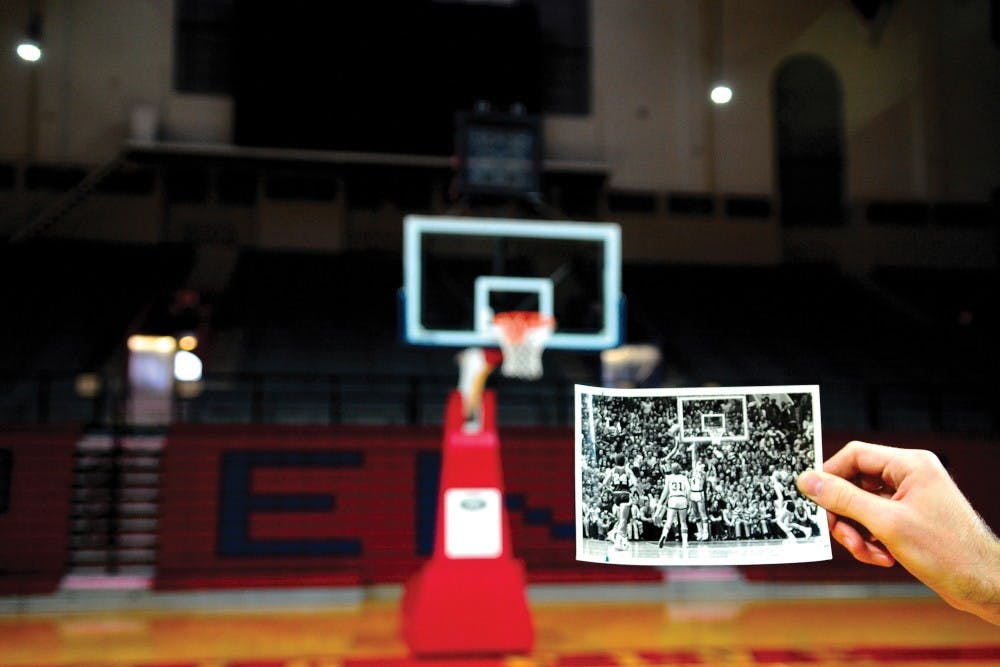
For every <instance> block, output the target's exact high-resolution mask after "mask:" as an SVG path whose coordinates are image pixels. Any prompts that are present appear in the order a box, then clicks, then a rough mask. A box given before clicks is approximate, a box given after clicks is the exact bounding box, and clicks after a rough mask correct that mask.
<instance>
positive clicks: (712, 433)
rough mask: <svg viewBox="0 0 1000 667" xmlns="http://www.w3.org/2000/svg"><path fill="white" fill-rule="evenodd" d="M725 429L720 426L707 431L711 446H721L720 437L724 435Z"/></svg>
mask: <svg viewBox="0 0 1000 667" xmlns="http://www.w3.org/2000/svg"><path fill="white" fill-rule="evenodd" d="M725 432H726V429H725V428H724V427H722V426H713V427H711V428H709V429H708V437H709V438H711V439H712V440H711V441H712V445H713V446H714V447H718V446H719V445H721V444H722V436H723V434H725Z"/></svg>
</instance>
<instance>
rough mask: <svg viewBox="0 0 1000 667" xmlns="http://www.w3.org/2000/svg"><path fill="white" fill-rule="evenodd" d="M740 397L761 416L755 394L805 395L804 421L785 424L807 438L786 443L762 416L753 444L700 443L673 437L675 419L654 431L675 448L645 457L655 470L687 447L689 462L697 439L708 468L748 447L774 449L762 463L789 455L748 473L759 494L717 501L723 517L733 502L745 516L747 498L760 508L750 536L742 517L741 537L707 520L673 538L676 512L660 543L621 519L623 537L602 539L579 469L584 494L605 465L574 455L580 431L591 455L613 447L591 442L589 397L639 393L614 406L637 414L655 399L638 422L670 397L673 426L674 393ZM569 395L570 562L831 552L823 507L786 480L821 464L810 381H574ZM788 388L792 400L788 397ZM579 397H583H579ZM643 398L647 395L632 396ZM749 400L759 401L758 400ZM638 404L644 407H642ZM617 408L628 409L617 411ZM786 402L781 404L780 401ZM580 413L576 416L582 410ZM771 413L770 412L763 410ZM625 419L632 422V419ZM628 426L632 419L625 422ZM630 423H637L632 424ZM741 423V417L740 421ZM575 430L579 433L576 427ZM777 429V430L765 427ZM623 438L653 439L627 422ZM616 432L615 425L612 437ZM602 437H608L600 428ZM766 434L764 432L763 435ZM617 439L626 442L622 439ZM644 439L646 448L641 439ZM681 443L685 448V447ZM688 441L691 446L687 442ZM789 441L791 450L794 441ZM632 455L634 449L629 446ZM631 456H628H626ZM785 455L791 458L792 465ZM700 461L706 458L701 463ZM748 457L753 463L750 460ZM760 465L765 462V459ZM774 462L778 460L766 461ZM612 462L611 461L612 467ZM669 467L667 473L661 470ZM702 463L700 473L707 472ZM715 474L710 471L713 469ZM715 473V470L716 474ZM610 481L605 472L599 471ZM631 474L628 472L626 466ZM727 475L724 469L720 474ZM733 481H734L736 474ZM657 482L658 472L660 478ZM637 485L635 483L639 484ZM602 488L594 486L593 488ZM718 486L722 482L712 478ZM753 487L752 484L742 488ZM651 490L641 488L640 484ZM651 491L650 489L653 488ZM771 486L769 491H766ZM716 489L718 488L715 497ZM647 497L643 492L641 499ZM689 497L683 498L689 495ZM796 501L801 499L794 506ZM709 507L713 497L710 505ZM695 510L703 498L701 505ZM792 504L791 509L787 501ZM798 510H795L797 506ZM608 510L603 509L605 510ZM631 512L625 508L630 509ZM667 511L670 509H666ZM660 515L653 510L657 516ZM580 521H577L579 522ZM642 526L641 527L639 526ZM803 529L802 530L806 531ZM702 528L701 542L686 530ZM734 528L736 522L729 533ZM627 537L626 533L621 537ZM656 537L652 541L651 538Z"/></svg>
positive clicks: (755, 559) (669, 561)
mask: <svg viewBox="0 0 1000 667" xmlns="http://www.w3.org/2000/svg"><path fill="white" fill-rule="evenodd" d="M739 395H743V396H745V397H746V400H747V402H748V403H751V402H752V403H753V404H754V405H755V410H758V411H759V413H760V414H765V415H766V414H767V411H768V409H767V408H765V407H763V406H766V405H769V404H768V403H765V402H764V401H763V397H765V396H767V397H771V399H770V401H771V403H773V402H774V401H776V400H777V401H778V402H779V405H778V407H777V408H773V409H774V410H781V411H784V410H786V408H785V407H784V405H785V403H784V400H783V399H782V398H781V397H782V396H785V397H787V398H789V400H791V401H792V405H793V406H794V405H795V401H802V406H805V405H806V399H805V397H804V396H802V395H807V396H808V405H809V407H810V410H809V413H810V414H809V415H808V418H807V419H803V420H802V423H801V424H800V426H799V427H797V428H793V429H788V430H794V431H795V432H796V433H798V434H800V436H801V435H802V434H808V435H809V436H811V440H812V443H811V446H810V444H809V443H808V442H807V441H806V439H805V438H804V437H799V438H796V440H795V443H794V444H793V445H792V446H791V447H789V446H788V442H787V441H788V439H789V433H788V432H783V431H781V430H778V429H775V428H773V426H774V425H773V424H770V423H766V424H765V426H771V427H772V428H771V430H768V431H767V432H766V433H767V435H766V436H765V437H763V438H761V439H760V442H759V443H754V444H753V445H752V446H750V447H745V446H744V448H739V445H740V444H741V443H747V442H750V440H749V439H748V440H745V441H739V440H737V441H736V442H733V441H731V440H728V441H725V442H722V443H720V444H719V445H716V444H714V443H708V442H705V440H704V439H703V438H697V439H694V440H687V439H685V440H684V441H683V442H682V441H680V439H679V438H678V437H677V436H678V435H679V433H678V431H679V430H680V429H679V424H678V425H677V426H675V427H674V429H676V431H675V432H674V433H672V434H670V435H667V434H666V432H665V431H664V432H659V431H658V433H659V435H658V439H659V440H660V441H663V442H667V443H675V444H676V447H674V448H672V449H671V450H670V451H669V452H667V453H668V454H669V455H670V456H669V457H666V458H663V459H662V460H661V455H663V454H664V452H663V451H662V450H661V451H656V452H653V457H654V458H655V460H656V463H655V464H653V465H654V467H655V468H657V469H659V468H660V466H661V464H665V465H667V466H668V467H669V463H670V459H671V458H673V459H678V458H679V459H680V460H682V461H683V460H684V458H685V456H686V452H688V451H690V452H691V454H690V462H689V463H688V466H689V467H691V466H693V465H694V464H696V463H698V459H697V457H698V451H699V447H712V448H713V449H712V450H711V451H709V452H708V454H710V455H711V457H712V460H711V461H710V463H711V464H712V465H714V466H715V467H716V468H718V467H719V466H718V465H717V464H720V463H725V462H726V461H730V462H731V461H732V460H733V459H732V457H733V456H742V455H743V454H744V453H749V454H750V455H754V454H756V455H757V459H758V463H760V461H759V459H760V458H761V455H765V456H766V455H767V454H771V455H772V456H777V457H781V458H774V459H773V460H772V459H765V461H764V462H765V463H770V462H777V461H788V460H789V459H791V460H792V461H793V463H792V464H791V465H786V466H785V467H782V468H781V470H780V471H777V472H772V473H771V476H770V478H769V479H770V482H765V481H764V480H763V479H762V476H761V475H758V476H756V478H755V479H756V480H757V481H756V482H754V484H756V485H757V486H756V489H754V490H756V491H757V492H758V493H759V496H749V497H748V496H746V495H743V494H742V488H741V489H740V490H739V491H737V493H736V496H735V498H736V499H735V500H734V498H732V497H730V498H727V499H726V504H727V505H729V504H732V505H733V507H732V508H730V507H726V509H727V510H730V515H731V516H732V515H734V514H736V513H739V512H737V509H738V506H739V504H740V503H742V502H744V501H745V504H746V507H744V508H743V512H742V513H743V514H744V515H746V516H751V515H753V512H752V510H749V509H748V507H750V506H752V505H753V503H754V501H756V502H757V504H758V508H757V509H758V510H759V512H760V516H759V517H758V519H756V520H757V521H758V522H759V527H755V528H754V530H755V532H758V533H759V535H758V537H757V538H756V539H754V538H752V537H751V536H750V534H749V533H748V532H746V531H748V530H749V528H748V527H747V526H746V525H743V526H741V527H742V529H743V531H744V535H743V539H741V538H740V537H739V535H738V534H737V537H736V538H735V539H734V538H732V537H729V536H727V537H725V538H720V539H716V536H717V535H718V533H717V532H716V527H715V524H714V523H713V524H712V525H711V526H709V527H707V528H704V529H702V527H701V526H700V525H699V524H697V523H696V524H695V529H694V530H691V529H690V527H688V528H687V529H688V531H689V533H690V535H689V536H685V537H689V539H688V540H687V546H683V545H682V544H681V535H680V534H679V533H680V524H681V520H680V518H679V517H678V518H677V520H676V524H675V525H676V526H677V528H678V530H670V531H669V533H670V537H672V539H670V537H668V538H667V540H666V541H663V542H661V541H660V540H655V541H653V542H652V543H650V542H649V540H645V539H642V538H643V537H648V536H649V531H648V530H646V531H645V533H644V534H638V535H637V534H635V533H633V532H632V529H631V527H630V528H629V533H628V536H627V538H626V539H624V540H619V539H616V538H615V537H614V536H612V537H611V539H610V541H609V539H608V538H606V537H605V536H603V535H601V534H600V530H599V529H598V530H596V531H595V528H599V526H600V525H603V523H602V521H601V519H595V521H594V522H591V521H588V520H587V519H586V518H585V516H584V515H585V512H587V513H590V515H591V516H593V513H594V512H606V510H605V508H606V507H607V503H604V504H603V507H601V508H597V507H596V505H597V504H598V503H593V504H589V503H588V504H585V502H584V485H585V481H584V476H585V473H586V475H587V478H588V482H587V484H588V485H589V486H588V491H590V492H591V493H588V495H589V496H591V495H592V493H593V490H594V486H593V485H594V484H595V479H597V478H598V476H600V477H603V476H604V475H605V474H606V471H607V468H601V469H594V468H593V467H592V466H589V465H588V464H587V462H586V461H585V456H584V446H585V438H586V440H587V442H586V445H587V446H588V447H592V448H593V451H594V457H595V458H596V457H597V455H598V451H600V450H605V451H601V459H602V460H609V459H608V455H609V454H612V453H614V451H612V448H614V447H615V444H614V443H610V444H609V443H605V444H604V445H603V447H602V446H601V444H600V443H598V442H597V440H598V439H599V437H598V435H597V429H598V426H599V424H598V422H597V420H595V419H594V418H593V415H592V414H590V411H592V410H593V405H594V400H593V399H594V398H596V397H608V398H614V397H620V398H623V399H640V400H638V401H631V402H630V401H620V402H618V404H619V405H623V406H624V405H635V406H641V411H642V412H643V413H644V414H645V417H643V418H644V419H646V418H648V416H649V414H652V412H653V410H654V409H656V408H655V406H656V405H658V403H657V401H656V399H661V398H662V399H665V400H664V401H662V405H663V406H664V407H663V411H664V415H663V416H662V417H663V418H662V419H661V416H659V415H657V416H656V417H655V418H654V419H652V420H651V421H649V422H648V423H657V422H660V423H662V422H663V421H664V420H665V421H667V422H669V410H670V409H669V407H666V406H669V405H670V404H671V403H673V406H674V407H673V410H674V416H673V418H674V424H677V414H676V413H677V411H678V404H679V403H680V399H682V398H714V397H718V398H720V399H722V398H731V397H733V396H739ZM574 396H575V401H574V412H575V427H574V439H573V442H574V461H575V464H574V472H575V479H574V488H575V524H576V559H577V560H579V561H586V562H594V563H607V564H614V565H647V566H657V567H662V566H684V567H687V566H701V565H709V566H733V565H762V564H779V563H802V562H813V561H822V560H830V559H831V558H832V554H831V550H830V534H829V527H828V525H827V518H826V511H825V510H824V509H823V508H821V507H818V506H816V505H815V504H814V503H812V502H811V501H808V500H807V499H805V498H804V497H803V496H801V494H799V493H798V491H797V490H796V489H794V479H795V477H796V476H797V475H798V474H799V473H800V472H802V470H805V469H807V468H817V469H819V468H820V467H821V466H822V464H823V442H822V420H821V416H820V399H819V386H818V385H774V386H746V387H693V388H662V389H618V388H606V387H590V386H585V385H576V387H575V391H574ZM792 396H795V398H794V399H793V398H791V397H792ZM587 397H589V401H587V400H585V399H586V398H587ZM641 399H647V400H645V401H644V400H641ZM758 399H759V400H758ZM646 405H649V406H652V407H649V408H647V407H645V406H646ZM622 409H623V410H625V413H626V414H630V413H629V412H628V410H627V409H625V408H622ZM789 409H790V408H789ZM585 412H587V414H586V415H585V414H584V413H585ZM772 414H774V413H773V412H772ZM785 420H786V421H785V423H786V424H787V423H792V422H791V421H790V420H791V418H790V417H786V418H785ZM633 421H635V420H633ZM620 424H621V422H615V423H614V424H605V425H603V426H602V428H604V429H605V430H606V431H608V432H609V433H612V434H613V433H614V432H613V430H612V429H613V428H619V427H620ZM632 426H633V427H635V426H636V425H635V424H633V425H632ZM639 426H640V427H641V426H642V424H640V425H639ZM665 426H666V427H667V429H668V430H670V431H674V429H671V428H670V426H673V424H665ZM748 428H749V425H748ZM585 429H586V430H587V433H585V432H584V431H585ZM775 431H777V434H775ZM631 434H632V441H631V442H635V441H636V439H638V441H639V442H641V443H642V445H641V446H642V447H643V448H644V449H647V450H648V449H649V448H650V447H654V446H655V445H652V444H648V440H647V436H648V435H649V433H648V430H646V429H644V430H642V432H641V433H637V432H636V431H635V430H633V431H632V432H631ZM618 436H621V433H620V432H619V433H618V434H617V436H616V437H618ZM607 437H608V439H611V437H612V436H611V435H608V436H607ZM627 437H628V436H627V435H626V436H621V437H620V438H619V440H620V442H619V443H618V446H619V447H622V444H621V439H622V438H627ZM767 438H770V440H768V439H767ZM625 442H629V441H628V440H627V439H626V440H625ZM775 442H780V443H782V444H781V447H783V448H784V449H783V450H782V451H780V452H779V451H778V448H777V447H776V446H775V445H774V443H775ZM647 445H648V446H647ZM685 445H690V446H685ZM692 447H693V449H692ZM795 447H797V448H798V449H795ZM734 450H738V451H737V452H736V454H734V453H733V451H734ZM648 455H649V452H648V451H647V458H650V456H648ZM634 456H639V454H635V455H634ZM636 460H638V459H636ZM794 461H798V462H799V463H798V464H796V463H794ZM701 463H702V464H703V465H704V466H705V467H707V466H708V464H706V463H704V461H702V462H701ZM641 465H642V471H641V472H645V468H646V466H647V465H648V463H641ZM751 465H754V464H753V463H752V464H751ZM626 467H628V468H629V469H630V470H634V469H633V468H632V467H631V466H629V465H627V466H626ZM769 467H770V466H769ZM775 467H779V466H777V465H776V466H775ZM788 467H792V468H794V469H791V470H787V469H786V468H788ZM619 470H620V469H619ZM699 470H702V471H703V470H704V468H703V467H702V466H701V465H699ZM741 471H743V472H744V473H745V471H746V464H741ZM668 472H669V471H668ZM681 472H682V473H688V476H690V475H689V473H690V472H691V471H690V470H687V471H684V470H682V471H681ZM711 472H712V471H709V474H711ZM715 472H717V470H716V471H715ZM724 474H725V473H724ZM608 477H609V479H610V475H609V476H608ZM633 477H636V475H634V474H633ZM656 477H657V476H656V473H655V471H654V473H653V479H655V478H656ZM659 477H660V478H662V477H663V474H662V472H661V473H660V475H659ZM729 477H732V475H729ZM737 483H738V484H739V482H737ZM661 484H662V480H661ZM768 484H770V485H771V487H772V488H771V489H768V488H767V486H768ZM640 486H641V484H640ZM704 486H705V492H704V494H705V496H709V495H710V494H709V492H708V488H709V484H705V485H704ZM746 486H747V485H746V484H742V487H746ZM601 488H604V487H601ZM719 488H720V489H721V488H722V486H721V485H720V487H719ZM751 489H753V487H751ZM650 490H651V489H650ZM655 491H656V492H659V491H660V489H659V488H657V489H655ZM770 494H773V495H770ZM720 497H721V496H720ZM649 500H650V501H651V500H652V498H650V499H649ZM657 500H659V498H658V499H657ZM768 503H770V504H771V505H772V506H773V508H774V510H773V512H775V513H778V514H780V516H778V517H773V515H772V519H771V521H770V523H768V522H767V512H768V511H769V510H768V508H767V505H768ZM668 504H670V503H669V501H668V502H664V503H663V504H662V505H660V506H658V505H657V503H653V502H649V503H647V506H648V508H650V513H652V511H655V510H661V511H662V514H664V515H665V514H666V508H665V507H663V506H665V505H668ZM692 504H693V503H692ZM800 506H801V507H800ZM712 507H713V509H714V508H715V505H714V504H713V505H712ZM703 508H704V504H703ZM793 508H794V509H793ZM802 508H804V509H802ZM612 511H613V510H612ZM633 511H634V507H633ZM795 512H801V513H802V514H801V515H800V516H799V518H800V519H801V517H802V516H806V517H808V520H801V521H797V522H796V521H789V516H793V518H794V513H795ZM711 513H712V510H710V511H708V512H706V517H705V518H706V519H708V518H709V517H710V516H711ZM674 514H675V515H676V514H677V512H675V513H674ZM602 516H603V519H604V520H605V521H606V520H607V519H608V516H607V514H606V513H605V514H603V515H602ZM643 516H647V514H646V511H645V510H643ZM660 518H661V519H662V518H663V517H662V516H661V517H660ZM611 521H612V523H611V525H610V526H609V528H608V530H609V531H611V532H614V527H615V522H614V519H613V518H611ZM585 523H586V524H587V526H585ZM722 527H723V529H724V530H729V531H730V532H732V531H731V528H730V527H729V526H728V525H726V524H723V526H722ZM647 528H648V526H647ZM636 530H637V531H640V533H641V531H642V529H639V528H637V529H636ZM655 530H656V531H660V530H661V528H659V527H657V528H656V529H655ZM807 530H808V531H810V532H809V534H808V535H807V534H806V531H807ZM703 531H704V534H705V535H706V536H708V539H706V540H699V539H695V537H696V534H697V535H698V536H701V535H702V532H703ZM738 532H739V531H738V530H737V533H738ZM628 538H635V539H628ZM661 544H662V546H660V545H661Z"/></svg>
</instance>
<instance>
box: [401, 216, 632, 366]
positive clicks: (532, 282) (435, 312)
mask: <svg viewBox="0 0 1000 667" xmlns="http://www.w3.org/2000/svg"><path fill="white" fill-rule="evenodd" d="M403 233H404V240H403V289H402V291H401V300H402V321H403V336H404V338H405V339H406V341H407V342H409V343H411V344H414V345H433V346H441V347H496V346H497V340H496V338H495V334H494V332H493V327H492V322H493V315H494V314H496V313H499V312H506V311H515V310H534V311H539V312H541V313H543V314H545V315H551V316H553V317H555V320H556V325H555V330H554V332H553V333H552V336H551V337H550V338H549V340H548V342H547V344H546V347H547V348H549V349H560V350H604V349H607V348H610V347H615V346H616V345H618V344H619V342H620V340H621V336H622V326H621V318H622V297H621V231H620V229H619V227H618V225H616V224H612V223H590V222H551V221H533V220H511V219H502V218H463V217H438V216H419V215H410V216H407V217H406V219H405V221H404V231H403Z"/></svg>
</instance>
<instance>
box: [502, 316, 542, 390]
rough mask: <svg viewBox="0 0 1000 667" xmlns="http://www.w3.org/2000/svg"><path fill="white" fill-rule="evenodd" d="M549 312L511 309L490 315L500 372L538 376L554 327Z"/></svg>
mask: <svg viewBox="0 0 1000 667" xmlns="http://www.w3.org/2000/svg"><path fill="white" fill-rule="evenodd" d="M555 326H556V320H555V318H554V317H552V316H551V315H543V314H542V313H539V312H536V311H530V310H527V311H525V310H515V311H510V312H506V313H497V314H496V315H494V316H493V330H494V333H495V335H496V337H497V339H498V340H499V341H500V349H501V350H502V351H503V366H501V367H500V372H501V373H503V374H504V375H505V376H506V377H513V378H519V379H521V380H537V379H538V378H540V377H542V352H543V351H544V350H545V343H546V341H547V340H548V339H549V336H551V335H552V331H553V329H555Z"/></svg>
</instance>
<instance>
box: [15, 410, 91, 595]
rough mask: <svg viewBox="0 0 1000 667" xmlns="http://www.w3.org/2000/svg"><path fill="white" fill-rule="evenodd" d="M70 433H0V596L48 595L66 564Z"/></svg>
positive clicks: (59, 430)
mask: <svg viewBox="0 0 1000 667" xmlns="http://www.w3.org/2000/svg"><path fill="white" fill-rule="evenodd" d="M78 438H79V430H78V429H76V428H74V427H52V428H43V427H33V428H30V429H29V428H24V429H19V428H11V427H4V428H3V429H2V430H0V595H23V594H34V593H48V592H51V591H54V590H55V589H56V588H57V586H58V585H59V581H60V580H61V579H62V576H63V574H64V573H65V571H66V563H67V560H68V558H69V551H68V550H69V529H70V526H69V520H70V499H71V494H72V490H73V449H74V445H75V443H76V441H77V439H78Z"/></svg>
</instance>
